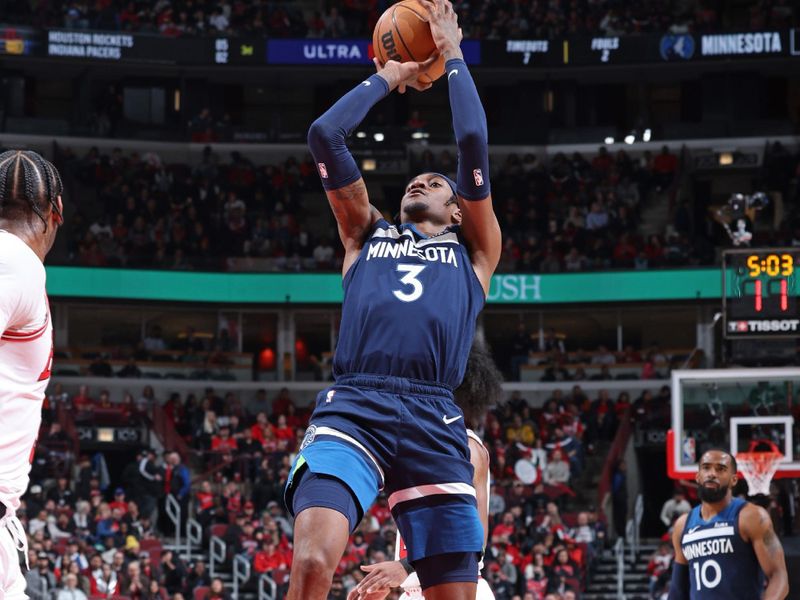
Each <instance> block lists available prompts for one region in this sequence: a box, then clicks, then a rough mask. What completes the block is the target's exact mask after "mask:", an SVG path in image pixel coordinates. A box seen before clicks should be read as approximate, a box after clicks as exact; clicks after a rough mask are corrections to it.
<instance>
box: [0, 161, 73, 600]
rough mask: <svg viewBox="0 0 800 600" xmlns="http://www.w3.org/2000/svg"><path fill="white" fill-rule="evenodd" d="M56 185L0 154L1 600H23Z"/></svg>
mask: <svg viewBox="0 0 800 600" xmlns="http://www.w3.org/2000/svg"><path fill="white" fill-rule="evenodd" d="M61 192H62V185H61V178H60V177H59V175H58V171H57V170H56V168H55V167H54V166H53V165H52V164H50V163H49V162H48V161H46V160H45V159H43V158H42V157H41V156H39V155H38V154H37V153H36V152H30V151H23V150H16V151H14V150H12V151H9V152H4V153H2V154H0V598H3V599H4V600H16V599H18V598H26V597H27V596H26V595H25V578H24V577H23V575H22V570H21V568H20V551H24V556H25V559H26V560H27V556H28V552H27V541H26V537H25V531H24V530H23V529H22V525H21V524H20V522H19V519H17V517H16V511H17V509H18V508H19V505H20V501H19V499H20V497H21V496H22V494H24V493H25V490H26V489H27V488H28V473H29V472H30V462H31V458H32V457H33V447H34V443H35V442H36V435H37V433H38V432H39V423H40V422H41V412H42V411H41V409H42V400H43V399H44V393H45V389H46V388H47V382H48V380H49V379H50V367H51V363H52V360H53V327H52V324H51V321H50V309H49V307H48V303H47V294H46V292H45V270H44V264H43V262H44V257H45V256H46V255H47V253H48V252H49V251H50V248H52V246H53V242H54V241H55V237H56V232H57V230H58V227H59V225H61V223H62V222H63V219H62V216H61V215H62V204H61Z"/></svg>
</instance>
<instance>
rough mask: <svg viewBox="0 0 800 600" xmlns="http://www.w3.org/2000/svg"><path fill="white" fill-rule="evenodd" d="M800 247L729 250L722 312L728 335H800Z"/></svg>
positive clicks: (725, 259) (725, 260)
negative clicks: (799, 305)
mask: <svg viewBox="0 0 800 600" xmlns="http://www.w3.org/2000/svg"><path fill="white" fill-rule="evenodd" d="M798 269H800V248H766V249H748V250H726V251H724V252H723V254H722V292H723V294H722V298H723V300H722V302H723V307H722V313H723V315H724V319H725V323H724V327H725V337H726V338H728V339H751V338H786V337H799V336H800V316H799V315H798V294H800V286H798V281H797V275H798Z"/></svg>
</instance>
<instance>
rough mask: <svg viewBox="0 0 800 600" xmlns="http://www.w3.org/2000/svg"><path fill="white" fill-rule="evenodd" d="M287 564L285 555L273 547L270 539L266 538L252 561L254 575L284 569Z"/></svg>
mask: <svg viewBox="0 0 800 600" xmlns="http://www.w3.org/2000/svg"><path fill="white" fill-rule="evenodd" d="M288 566H289V562H288V561H287V559H286V555H285V554H284V553H283V552H281V551H280V550H279V549H278V547H277V546H276V545H275V542H274V541H273V540H272V538H266V539H265V540H264V541H263V542H262V543H261V550H259V551H258V552H256V555H255V558H254V559H253V569H255V571H256V573H266V572H267V571H272V570H273V569H286V568H287V567H288Z"/></svg>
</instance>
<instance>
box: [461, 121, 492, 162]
mask: <svg viewBox="0 0 800 600" xmlns="http://www.w3.org/2000/svg"><path fill="white" fill-rule="evenodd" d="M456 144H457V145H458V149H459V151H460V152H461V153H462V154H474V153H475V152H488V150H489V133H488V132H487V130H486V123H485V121H484V123H483V124H482V125H481V124H480V123H472V124H470V125H469V126H467V127H464V128H463V130H462V131H461V132H459V136H458V139H457V140H456Z"/></svg>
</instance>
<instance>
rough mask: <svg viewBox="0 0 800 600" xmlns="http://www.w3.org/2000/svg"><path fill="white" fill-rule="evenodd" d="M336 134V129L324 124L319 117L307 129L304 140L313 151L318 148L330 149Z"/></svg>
mask: <svg viewBox="0 0 800 600" xmlns="http://www.w3.org/2000/svg"><path fill="white" fill-rule="evenodd" d="M336 134H337V129H336V128H335V127H332V126H331V125H330V124H328V123H327V122H325V120H324V119H323V117H320V118H319V119H317V120H316V121H314V122H313V123H312V124H311V127H309V128H308V135H307V136H306V139H307V141H308V145H309V147H311V149H312V150H313V149H314V148H318V147H320V146H323V147H330V145H331V143H332V142H333V141H334V140H335V139H336Z"/></svg>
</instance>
